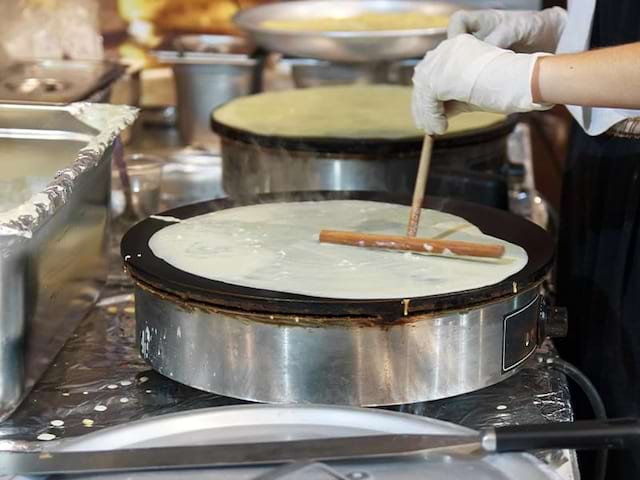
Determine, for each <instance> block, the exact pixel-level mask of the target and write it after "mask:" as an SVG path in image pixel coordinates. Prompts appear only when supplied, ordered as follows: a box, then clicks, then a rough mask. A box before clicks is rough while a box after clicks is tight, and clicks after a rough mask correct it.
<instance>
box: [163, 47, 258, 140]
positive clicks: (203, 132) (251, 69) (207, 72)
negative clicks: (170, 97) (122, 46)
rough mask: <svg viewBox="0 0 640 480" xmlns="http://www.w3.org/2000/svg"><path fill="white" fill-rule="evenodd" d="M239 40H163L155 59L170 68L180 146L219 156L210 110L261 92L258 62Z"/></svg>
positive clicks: (251, 49) (250, 50)
mask: <svg viewBox="0 0 640 480" xmlns="http://www.w3.org/2000/svg"><path fill="white" fill-rule="evenodd" d="M252 51H253V47H252V46H251V45H250V44H248V43H247V41H246V40H245V39H243V38H240V37H232V36H224V35H183V36H178V37H175V38H171V39H168V40H166V41H165V44H164V45H163V46H162V47H161V48H160V49H159V50H157V51H155V52H154V55H155V57H156V58H157V59H158V60H159V61H161V62H163V63H168V64H171V65H172V66H173V73H174V76H175V81H176V96H177V103H178V129H179V131H180V137H181V140H182V141H183V143H184V144H185V145H191V146H197V147H203V148H206V149H208V150H212V151H215V152H217V151H219V148H220V147H219V141H218V139H217V137H216V136H215V135H213V134H212V133H211V129H210V128H209V118H210V115H211V111H212V110H213V109H214V108H215V107H217V106H218V105H220V104H221V103H224V102H226V101H228V100H231V99H232V98H235V97H239V96H242V95H248V94H250V93H256V92H258V91H259V90H260V88H261V82H262V78H261V77H262V60H260V59H257V58H253V57H252V56H251V53H252Z"/></svg>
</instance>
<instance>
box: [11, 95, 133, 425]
mask: <svg viewBox="0 0 640 480" xmlns="http://www.w3.org/2000/svg"><path fill="white" fill-rule="evenodd" d="M135 115H136V112H135V110H134V109H132V108H130V107H124V106H112V105H94V104H87V103H81V104H71V105H68V106H36V105H12V104H3V105H0V168H2V180H1V185H0V289H1V290H0V324H1V326H0V336H1V338H0V340H1V341H0V419H3V418H5V417H6V416H8V415H9V414H10V413H11V412H12V411H13V410H14V409H15V407H16V406H17V405H18V404H19V402H20V401H21V399H22V398H23V397H24V396H25V395H26V394H27V393H28V392H29V390H30V389H31V388H32V387H33V385H34V384H35V382H36V381H37V380H38V378H39V377H40V376H41V375H42V373H43V372H44V371H45V369H46V368H47V367H48V365H49V364H50V362H51V360H52V359H53V357H54V356H55V355H56V354H57V353H58V351H59V350H60V348H61V347H62V346H63V345H64V342H65V341H66V339H67V338H68V337H69V335H71V333H72V332H73V330H74V329H75V328H76V326H77V325H78V322H79V321H80V319H82V318H83V317H84V315H85V314H86V313H87V311H88V310H89V309H90V308H91V306H92V305H93V304H94V303H95V301H96V300H97V298H98V296H99V293H100V290H101V288H102V287H103V286H104V283H105V280H106V274H107V269H108V260H107V248H106V247H107V241H106V239H107V238H108V225H109V223H108V218H109V215H108V200H109V192H110V178H111V174H110V172H111V154H112V150H113V146H114V142H115V141H116V138H117V136H118V134H119V133H120V132H121V131H122V130H123V129H124V128H125V127H127V126H128V125H130V124H131V123H132V122H133V121H134V119H135Z"/></svg>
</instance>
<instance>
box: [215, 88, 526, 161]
mask: <svg viewBox="0 0 640 480" xmlns="http://www.w3.org/2000/svg"><path fill="white" fill-rule="evenodd" d="M233 101H234V100H230V101H228V102H225V103H223V104H221V105H220V106H218V107H217V108H216V110H218V109H220V108H222V107H224V106H225V105H227V104H229V103H231V102H233ZM216 110H214V111H213V114H212V115H211V129H212V130H213V132H215V133H216V134H218V135H220V136H221V137H223V138H228V139H230V140H235V141H238V142H243V143H248V144H251V145H256V146H259V147H265V148H276V149H284V150H291V151H296V152H314V153H340V154H354V155H355V154H370V153H371V152H376V153H378V154H380V155H383V154H389V155H390V154H405V155H406V153H407V152H413V151H417V152H419V151H420V149H421V147H422V139H423V136H422V135H419V134H416V136H415V137H400V138H385V137H368V138H359V137H313V136H288V135H277V134H274V135H264V134H259V133H254V132H252V131H250V130H246V129H242V128H238V127H233V126H231V125H227V124H226V123H223V122H220V121H218V120H216V118H215V111H216ZM516 123H517V116H515V115H511V116H509V117H507V118H506V119H505V120H503V121H501V122H497V123H495V124H493V125H489V126H486V127H482V128H476V129H471V130H465V131H461V132H458V133H452V134H449V135H444V136H439V137H438V138H436V139H435V141H434V145H433V148H434V150H439V149H448V148H454V147H463V146H467V145H477V144H480V143H485V142H490V141H492V140H497V139H500V138H503V137H505V136H506V135H508V134H509V133H511V131H512V130H513V129H514V128H515V126H516Z"/></svg>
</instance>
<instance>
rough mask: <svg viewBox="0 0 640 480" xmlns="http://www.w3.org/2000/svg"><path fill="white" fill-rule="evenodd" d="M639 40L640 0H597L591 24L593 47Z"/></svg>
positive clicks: (610, 45)
mask: <svg viewBox="0 0 640 480" xmlns="http://www.w3.org/2000/svg"><path fill="white" fill-rule="evenodd" d="M577 8H579V7H577ZM637 41H640V0H597V2H596V9H595V13H594V15H593V22H592V25H591V42H590V46H591V48H599V47H612V46H615V45H622V44H625V43H632V42H637Z"/></svg>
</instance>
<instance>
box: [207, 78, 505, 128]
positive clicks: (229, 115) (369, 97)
mask: <svg viewBox="0 0 640 480" xmlns="http://www.w3.org/2000/svg"><path fill="white" fill-rule="evenodd" d="M411 92H412V88H411V87H404V86H399V85H355V86H351V85H349V86H331V87H315V88H304V89H297V90H286V91H280V92H267V93H261V94H257V95H249V96H245V97H241V98H238V99H235V100H232V101H231V102H229V103H227V104H226V105H223V106H222V107H220V108H218V109H217V110H216V111H215V112H214V113H213V116H214V119H215V120H216V121H218V122H219V123H221V124H223V125H227V126H229V127H234V128H238V129H242V130H246V131H249V132H252V133H255V134H258V135H278V136H283V137H287V136H290V137H317V138H322V137H331V138H385V139H394V138H422V136H423V135H424V132H422V131H420V130H418V129H416V127H415V124H414V121H413V117H412V116H411ZM264 112H269V114H268V115H264ZM505 118H506V117H505V116H504V115H501V114H497V113H488V112H470V113H463V114H461V115H457V116H455V117H453V118H451V119H450V121H449V130H448V131H447V133H446V134H445V136H446V135H455V134H459V133H461V132H467V131H470V130H476V129H480V128H486V127H489V126H491V125H494V124H496V123H499V122H502V121H504V119H505Z"/></svg>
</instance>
